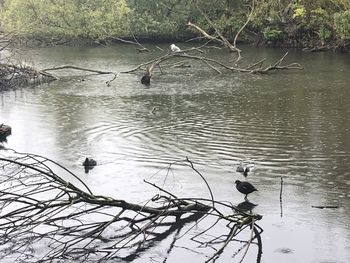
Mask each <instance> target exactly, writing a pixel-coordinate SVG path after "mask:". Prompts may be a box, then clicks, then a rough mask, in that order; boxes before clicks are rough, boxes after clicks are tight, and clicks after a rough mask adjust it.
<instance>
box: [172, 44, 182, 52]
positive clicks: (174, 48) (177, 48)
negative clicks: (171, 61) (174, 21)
mask: <svg viewBox="0 0 350 263" xmlns="http://www.w3.org/2000/svg"><path fill="white" fill-rule="evenodd" d="M170 50H171V51H172V52H180V51H181V49H180V48H179V47H178V46H176V45H175V44H171V45H170Z"/></svg>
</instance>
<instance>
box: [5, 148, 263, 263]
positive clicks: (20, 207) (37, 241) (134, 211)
mask: <svg viewBox="0 0 350 263" xmlns="http://www.w3.org/2000/svg"><path fill="white" fill-rule="evenodd" d="M188 161H189V160H187V161H185V163H184V164H185V165H186V164H187V167H189V169H193V168H194V166H193V163H192V162H190V163H189V162H188ZM184 164H181V163H180V164H179V165H182V166H183V165H184ZM0 167H1V172H0V246H1V248H2V249H1V251H0V259H1V260H4V261H8V260H10V261H11V260H12V261H13V259H16V260H15V261H18V262H23V261H25V262H38V261H40V262H60V261H64V262H107V261H108V262H109V261H110V262H115V261H118V260H119V261H130V259H131V258H133V257H147V253H144V252H145V251H147V250H150V249H155V248H156V246H157V245H158V244H159V243H160V241H162V242H161V243H162V244H164V245H167V244H168V245H169V249H167V250H166V251H167V252H166V254H165V255H164V256H165V258H169V257H171V256H172V248H173V247H174V246H177V251H176V253H178V252H179V250H181V246H180V245H178V243H179V244H181V242H183V241H185V242H186V251H187V252H186V253H189V252H191V253H189V255H191V254H192V256H193V258H196V259H198V258H201V259H202V261H205V260H207V261H208V258H212V259H214V258H215V259H217V258H219V257H225V252H226V251H227V252H226V256H229V257H230V256H231V254H232V249H234V248H235V247H237V244H239V242H236V241H235V240H236V238H237V236H238V235H239V233H241V232H243V231H245V229H247V227H248V226H249V225H251V224H252V222H256V221H257V220H260V219H261V216H260V215H257V214H253V213H250V214H247V213H245V212H242V211H240V210H238V209H237V208H236V207H235V206H233V205H232V204H231V203H229V202H218V201H216V200H215V199H213V195H212V194H211V197H210V198H208V199H206V198H193V197H192V198H186V197H184V198H179V197H177V196H176V195H175V194H173V193H171V192H169V191H168V190H166V189H163V188H162V187H159V186H157V185H156V184H155V183H150V184H151V185H152V186H153V187H155V189H156V190H157V191H159V193H158V194H156V195H153V197H152V198H150V199H149V200H148V201H146V202H143V203H141V204H136V203H130V202H127V201H125V200H122V199H116V198H111V197H107V196H101V195H95V194H93V193H92V191H91V190H90V189H89V188H88V186H86V185H85V184H84V183H83V182H82V181H81V180H79V178H78V177H75V178H76V179H77V184H72V183H71V182H68V181H65V180H64V179H62V176H66V175H65V173H67V172H68V173H70V172H69V171H68V170H67V169H65V168H64V167H62V166H60V165H59V164H57V163H56V162H54V161H52V160H49V159H47V158H45V157H42V156H38V155H33V154H27V153H17V152H15V151H13V150H9V149H6V150H1V151H0ZM192 171H194V170H192ZM195 171H196V173H197V174H198V173H199V171H197V170H195ZM71 175H72V174H71V173H70V177H71ZM157 176H161V175H160V174H158V173H157ZM201 177H202V178H203V179H204V176H203V175H201ZM204 180H205V179H204ZM209 189H210V187H209ZM212 222H214V223H212ZM255 225H256V224H255ZM169 236H170V237H171V236H173V238H171V240H170V241H171V242H170V243H168V241H169V238H168V237H169ZM247 242H249V240H248V241H247ZM198 244H202V246H198ZM161 250H162V251H164V247H162V248H161ZM213 251H214V252H213ZM215 251H217V252H215ZM174 253H175V252H174ZM212 253H214V254H212ZM151 254H152V253H151ZM150 257H151V255H150ZM145 261H148V260H147V259H145Z"/></svg>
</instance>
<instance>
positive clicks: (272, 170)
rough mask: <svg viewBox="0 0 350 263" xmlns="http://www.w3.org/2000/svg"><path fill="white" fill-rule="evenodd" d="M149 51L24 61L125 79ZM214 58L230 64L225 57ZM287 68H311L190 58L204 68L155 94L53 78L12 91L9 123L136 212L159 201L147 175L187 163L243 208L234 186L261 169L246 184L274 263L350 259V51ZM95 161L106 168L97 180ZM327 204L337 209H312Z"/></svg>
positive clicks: (157, 86) (190, 179) (277, 53)
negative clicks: (239, 65) (236, 68)
mask: <svg viewBox="0 0 350 263" xmlns="http://www.w3.org/2000/svg"><path fill="white" fill-rule="evenodd" d="M161 47H162V48H167V45H161ZM150 48H151V49H152V52H151V53H137V52H136V51H135V48H134V47H133V46H131V45H130V46H128V45H117V46H111V47H55V48H38V49H30V50H24V51H23V52H22V59H25V60H26V61H27V63H29V64H33V65H34V66H35V67H37V68H39V69H43V68H48V67H52V66H60V65H66V64H71V65H76V66H81V67H85V68H92V69H99V70H106V71H115V72H122V71H125V70H128V69H131V68H133V67H134V66H136V65H138V64H139V63H142V62H145V61H147V60H149V59H151V58H154V57H157V56H159V55H160V54H163V53H162V52H161V51H160V50H159V49H157V48H155V47H152V46H150ZM285 52H286V50H280V49H262V48H251V47H243V60H245V61H249V62H251V63H253V62H255V61H257V60H259V59H261V58H264V57H266V58H267V60H268V61H269V62H273V61H274V60H276V59H278V58H280V57H281V56H282V55H283V54H284V53H285ZM209 55H210V56H212V57H214V58H215V59H218V60H220V59H227V58H228V54H227V53H226V51H224V50H210V53H209ZM171 62H172V61H168V62H166V64H169V63H171ZM285 62H286V63H291V62H298V63H300V64H302V65H303V67H304V68H305V69H304V70H302V71H300V70H290V71H280V72H271V74H268V75H250V74H240V73H228V72H224V74H222V75H218V74H217V73H215V72H214V71H213V70H212V69H210V68H207V67H206V66H205V65H201V64H199V63H197V62H187V63H188V64H191V66H192V67H188V68H187V67H186V68H174V67H172V68H169V67H165V66H164V67H162V72H159V70H157V71H155V75H154V77H153V78H152V84H151V86H149V87H145V86H143V85H142V84H140V78H141V76H142V72H138V73H137V74H118V77H117V79H116V80H115V81H114V82H112V84H111V86H107V85H106V84H105V81H107V80H109V79H110V78H111V77H112V76H108V75H101V76H96V75H89V76H86V75H84V73H83V72H79V71H72V70H69V71H60V72H54V74H56V75H59V76H60V80H58V81H55V82H52V83H50V84H44V85H41V86H37V87H24V88H20V89H17V90H12V91H5V92H2V93H0V123H5V124H8V125H10V126H11V127H12V131H13V132H12V133H13V134H12V135H11V136H10V137H9V138H8V143H7V144H6V146H7V147H9V148H13V149H15V150H17V151H19V152H31V153H35V154H40V155H44V156H47V157H49V158H51V159H53V160H55V161H58V162H59V163H61V164H63V165H65V166H66V167H67V168H68V169H70V170H72V171H73V172H74V173H75V174H77V175H78V176H79V177H80V178H81V179H82V180H84V182H85V183H86V184H87V185H88V186H89V187H90V188H91V189H92V190H93V191H94V192H95V193H99V194H104V195H108V196H113V197H117V198H121V199H125V200H128V201H133V202H137V201H141V200H145V199H147V198H149V197H150V196H152V191H153V190H154V189H150V187H149V186H148V185H145V183H144V182H143V179H149V178H156V177H157V176H160V174H161V173H162V171H164V170H162V169H165V168H167V166H168V165H169V164H170V163H173V162H175V161H178V160H184V159H185V158H186V157H188V158H189V159H190V160H191V161H193V162H194V164H195V166H196V168H197V169H198V170H199V171H201V173H202V174H203V175H204V176H205V177H206V179H207V180H208V183H209V184H210V185H211V187H212V190H213V193H214V197H215V198H216V199H217V200H227V201H230V202H232V203H234V204H238V203H240V202H242V201H243V198H244V196H243V195H242V194H240V193H239V192H237V190H236V189H235V184H234V182H235V180H236V179H239V180H244V178H243V176H242V175H241V174H239V173H237V172H236V171H235V170H236V167H237V166H238V164H239V163H240V162H241V161H243V162H246V163H249V164H252V165H254V169H253V171H252V172H251V173H250V174H249V176H248V177H247V181H249V182H251V183H252V184H254V186H255V187H256V188H258V189H259V191H258V192H255V193H253V194H251V195H250V196H249V200H250V201H251V202H252V203H255V204H257V206H256V207H255V209H254V212H256V213H259V214H261V215H263V219H262V220H261V221H260V222H259V225H260V226H261V227H262V228H263V229H264V232H263V234H262V242H263V243H262V244H263V255H262V262H284V263H294V262H305V263H316V262H317V263H321V262H323V263H325V262H332V263H335V262H337V263H346V262H350V191H349V189H350V170H349V167H350V121H349V116H350V103H349V101H350V84H349V83H350V75H349V73H350V54H336V53H331V52H327V53H303V52H301V51H297V50H290V53H289V55H288V56H287V58H286V59H285ZM86 156H90V157H93V158H94V159H96V160H97V162H98V166H97V167H95V168H94V169H93V170H91V171H90V172H89V173H88V174H85V173H84V169H83V168H82V166H81V163H82V161H83V160H84V158H85V157H86ZM170 177H171V178H168V179H169V180H170V183H169V187H170V190H172V191H174V192H175V193H176V194H177V195H178V196H186V197H188V196H191V197H193V196H195V197H203V198H209V197H210V196H209V193H208V191H207V189H206V187H205V185H204V183H203V182H202V181H201V180H200V179H199V178H198V177H196V176H195V175H193V174H191V173H189V172H188V171H187V170H186V169H185V168H184V167H183V166H181V165H180V166H179V167H177V168H176V169H175V172H174V174H172V175H171V176H170ZM281 177H282V178H283V192H282V205H281V203H280V188H281V184H280V183H281V179H280V178H281ZM328 205H331V206H338V207H339V208H337V209H318V208H313V207H312V206H328ZM249 257H250V258H249ZM254 259H255V254H254V253H252V254H251V255H248V258H247V260H246V261H245V262H254ZM235 260H238V259H235ZM191 261H193V262H195V259H194V260H191ZM234 262H236V261H234ZM237 262H238V261H237Z"/></svg>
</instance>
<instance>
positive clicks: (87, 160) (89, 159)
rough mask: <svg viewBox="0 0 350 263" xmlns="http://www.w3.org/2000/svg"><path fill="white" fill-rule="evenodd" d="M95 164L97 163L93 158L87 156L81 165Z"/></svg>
mask: <svg viewBox="0 0 350 263" xmlns="http://www.w3.org/2000/svg"><path fill="white" fill-rule="evenodd" d="M96 165H97V162H96V161H95V160H94V159H92V158H88V157H86V158H85V161H84V162H83V166H96Z"/></svg>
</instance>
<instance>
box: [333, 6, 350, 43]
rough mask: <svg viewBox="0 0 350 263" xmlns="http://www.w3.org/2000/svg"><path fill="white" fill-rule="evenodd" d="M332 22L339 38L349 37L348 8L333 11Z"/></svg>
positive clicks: (349, 13)
mask: <svg viewBox="0 0 350 263" xmlns="http://www.w3.org/2000/svg"><path fill="white" fill-rule="evenodd" d="M334 23H335V27H336V30H337V33H338V34H339V35H340V38H341V39H350V10H347V11H344V12H340V13H335V14H334Z"/></svg>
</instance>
